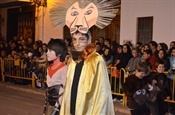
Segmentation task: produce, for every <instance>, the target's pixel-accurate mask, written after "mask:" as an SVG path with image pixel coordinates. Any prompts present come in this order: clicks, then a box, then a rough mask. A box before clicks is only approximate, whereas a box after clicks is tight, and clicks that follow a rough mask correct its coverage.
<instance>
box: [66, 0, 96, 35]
mask: <svg viewBox="0 0 175 115" xmlns="http://www.w3.org/2000/svg"><path fill="white" fill-rule="evenodd" d="M97 18H98V10H97V7H96V6H95V5H94V4H93V3H90V4H88V5H87V6H86V7H85V8H83V9H82V8H80V7H79V3H78V2H76V3H74V4H73V5H72V6H71V7H70V8H69V9H68V11H67V13H66V25H67V26H68V27H69V28H70V33H74V32H76V31H79V32H81V33H87V31H88V30H89V28H90V27H92V26H93V25H95V24H96V22H97Z"/></svg>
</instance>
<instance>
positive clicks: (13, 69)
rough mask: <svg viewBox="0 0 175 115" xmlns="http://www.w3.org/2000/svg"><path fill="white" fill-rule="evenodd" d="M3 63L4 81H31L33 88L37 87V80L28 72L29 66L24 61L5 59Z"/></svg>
mask: <svg viewBox="0 0 175 115" xmlns="http://www.w3.org/2000/svg"><path fill="white" fill-rule="evenodd" d="M1 61H2V63H1V68H2V72H1V74H2V81H5V80H6V78H14V79H24V80H31V85H32V87H35V78H34V76H33V74H32V72H29V71H28V70H27V69H28V68H27V64H26V62H25V61H24V60H20V59H9V58H5V59H3V60H1Z"/></svg>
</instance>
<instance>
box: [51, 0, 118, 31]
mask: <svg viewBox="0 0 175 115" xmlns="http://www.w3.org/2000/svg"><path fill="white" fill-rule="evenodd" d="M75 2H79V7H80V8H82V9H83V8H85V7H86V6H87V5H88V4H89V3H94V4H95V5H96V7H97V9H98V12H99V13H98V19H97V22H96V24H95V26H97V27H98V28H100V29H103V28H104V27H106V26H107V25H109V24H110V23H111V21H112V19H113V18H114V17H115V16H116V14H117V11H118V9H117V8H118V6H119V1H118V0H110V1H109V0H59V1H58V2H57V3H55V4H54V5H53V7H52V8H51V9H50V11H49V12H50V18H51V22H52V25H53V27H55V28H57V29H60V28H62V27H64V26H65V18H66V13H67V10H68V9H69V8H70V7H71V6H72V5H73V4H74V3H75Z"/></svg>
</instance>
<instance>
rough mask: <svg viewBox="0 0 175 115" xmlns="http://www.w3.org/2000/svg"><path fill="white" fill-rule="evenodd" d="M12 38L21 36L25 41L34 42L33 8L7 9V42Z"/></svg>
mask: <svg viewBox="0 0 175 115" xmlns="http://www.w3.org/2000/svg"><path fill="white" fill-rule="evenodd" d="M13 36H18V38H19V37H20V36H23V38H24V39H25V40H27V38H29V37H30V38H32V40H33V41H35V6H32V5H29V6H25V7H19V8H13V9H8V13H7V41H10V40H11V39H12V38H13Z"/></svg>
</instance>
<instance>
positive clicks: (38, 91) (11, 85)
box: [0, 81, 45, 95]
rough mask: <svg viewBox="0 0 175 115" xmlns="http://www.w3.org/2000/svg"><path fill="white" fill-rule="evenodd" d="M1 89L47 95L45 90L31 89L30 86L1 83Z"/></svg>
mask: <svg viewBox="0 0 175 115" xmlns="http://www.w3.org/2000/svg"><path fill="white" fill-rule="evenodd" d="M0 87H3V88H11V89H15V90H20V91H25V92H29V93H35V94H39V95H45V90H41V89H36V88H32V87H29V86H24V85H18V84H13V83H9V82H2V81H0Z"/></svg>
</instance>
